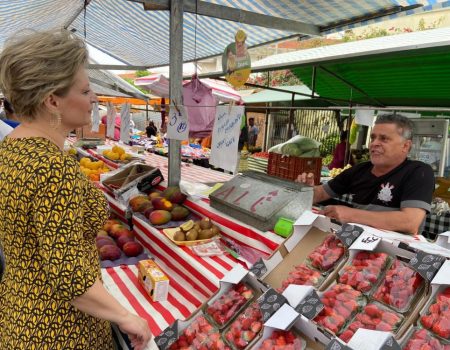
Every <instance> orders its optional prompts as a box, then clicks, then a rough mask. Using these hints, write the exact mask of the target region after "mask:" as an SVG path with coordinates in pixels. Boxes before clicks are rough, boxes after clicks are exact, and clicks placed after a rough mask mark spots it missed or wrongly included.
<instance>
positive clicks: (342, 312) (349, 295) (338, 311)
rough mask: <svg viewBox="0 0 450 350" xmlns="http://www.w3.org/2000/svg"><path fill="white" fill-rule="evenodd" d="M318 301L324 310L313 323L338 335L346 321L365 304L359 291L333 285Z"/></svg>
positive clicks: (342, 285)
mask: <svg viewBox="0 0 450 350" xmlns="http://www.w3.org/2000/svg"><path fill="white" fill-rule="evenodd" d="M320 300H321V301H322V304H323V305H324V308H323V310H322V311H321V312H320V314H318V315H317V316H316V317H315V318H314V321H315V322H317V323H318V324H319V325H321V326H323V327H325V328H327V329H329V330H330V331H332V332H333V333H334V334H338V333H339V331H340V330H342V328H343V327H344V325H345V323H346V322H347V320H350V319H351V318H352V317H353V316H354V315H355V314H356V312H357V311H358V310H359V309H360V307H363V306H364V305H365V303H366V299H365V297H364V296H363V294H362V293H361V292H360V291H357V290H355V289H353V288H352V287H350V286H348V285H346V284H335V285H334V286H333V287H331V288H330V289H329V290H327V291H326V292H324V293H323V294H322V296H321V298H320Z"/></svg>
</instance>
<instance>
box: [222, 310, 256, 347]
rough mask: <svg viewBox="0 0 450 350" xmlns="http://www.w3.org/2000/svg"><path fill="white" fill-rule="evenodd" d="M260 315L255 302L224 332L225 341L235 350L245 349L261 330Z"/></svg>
mask: <svg viewBox="0 0 450 350" xmlns="http://www.w3.org/2000/svg"><path fill="white" fill-rule="evenodd" d="M262 325H263V324H262V313H261V310H260V309H259V305H258V303H257V302H254V303H252V304H250V306H249V307H247V308H246V309H245V311H244V312H243V313H242V314H240V315H239V316H238V317H237V318H236V319H235V320H234V321H233V322H232V323H231V325H230V327H229V328H228V330H227V331H226V332H225V339H226V341H227V342H228V344H230V345H231V346H233V347H234V348H235V349H238V350H241V349H244V348H245V347H247V345H248V344H250V342H251V341H252V340H253V339H255V337H256V336H257V335H258V334H259V332H260V331H261V329H262Z"/></svg>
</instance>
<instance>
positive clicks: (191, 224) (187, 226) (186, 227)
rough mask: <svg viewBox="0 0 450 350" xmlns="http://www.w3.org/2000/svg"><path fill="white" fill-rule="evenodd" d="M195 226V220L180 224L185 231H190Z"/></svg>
mask: <svg viewBox="0 0 450 350" xmlns="http://www.w3.org/2000/svg"><path fill="white" fill-rule="evenodd" d="M193 227H194V221H192V220H188V221H186V222H185V223H184V224H182V225H180V229H181V231H183V232H188V231H189V230H191V229H192V228H193Z"/></svg>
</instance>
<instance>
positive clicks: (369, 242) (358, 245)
mask: <svg viewBox="0 0 450 350" xmlns="http://www.w3.org/2000/svg"><path fill="white" fill-rule="evenodd" d="M380 242H381V238H380V237H377V236H375V235H373V234H371V233H368V232H363V233H361V234H360V235H359V237H358V238H357V239H356V240H355V241H354V242H353V244H352V245H351V246H350V249H358V250H368V251H373V250H375V248H376V247H377V246H378V244H379V243H380Z"/></svg>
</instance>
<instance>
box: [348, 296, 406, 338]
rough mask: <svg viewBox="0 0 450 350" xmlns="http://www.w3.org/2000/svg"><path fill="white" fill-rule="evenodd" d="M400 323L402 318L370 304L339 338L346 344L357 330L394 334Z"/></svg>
mask: <svg viewBox="0 0 450 350" xmlns="http://www.w3.org/2000/svg"><path fill="white" fill-rule="evenodd" d="M402 322H403V316H401V315H399V314H397V313H396V312H394V311H391V310H388V309H387V308H385V307H382V306H381V305H378V304H376V303H371V304H368V305H366V306H365V307H364V309H363V311H362V312H361V313H359V314H357V315H356V316H355V318H354V320H353V321H352V322H351V323H350V324H349V325H348V327H347V328H346V330H345V331H343V332H342V333H341V335H340V336H339V338H341V339H342V340H343V341H345V342H346V343H348V341H349V340H350V339H351V338H352V336H353V334H355V333H356V331H357V330H358V328H364V329H371V330H376V331H384V332H392V333H395V331H396V330H397V329H398V327H399V326H400V324H401V323H402Z"/></svg>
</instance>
